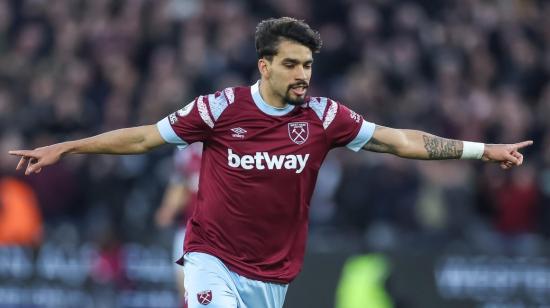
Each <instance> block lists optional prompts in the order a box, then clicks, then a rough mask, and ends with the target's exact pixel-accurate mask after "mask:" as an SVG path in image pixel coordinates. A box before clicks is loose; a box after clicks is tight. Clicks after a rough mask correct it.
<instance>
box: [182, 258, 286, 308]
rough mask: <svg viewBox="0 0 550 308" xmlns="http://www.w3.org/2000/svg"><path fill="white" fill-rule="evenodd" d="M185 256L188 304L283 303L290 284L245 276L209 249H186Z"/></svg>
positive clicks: (271, 307)
mask: <svg viewBox="0 0 550 308" xmlns="http://www.w3.org/2000/svg"><path fill="white" fill-rule="evenodd" d="M184 260H185V263H184V266H183V271H184V272H185V289H186V293H187V294H186V299H187V305H188V308H199V307H200V308H204V307H208V308H282V307H283V303H284V301H285V296H286V291H287V289H288V284H279V283H272V282H263V281H258V280H252V279H249V278H246V277H243V276H241V275H239V274H237V273H235V272H232V271H230V270H229V269H228V268H227V267H226V266H225V264H223V263H222V261H221V260H220V259H218V258H216V257H214V256H212V255H209V254H206V253H200V252H190V253H186V254H185V256H184Z"/></svg>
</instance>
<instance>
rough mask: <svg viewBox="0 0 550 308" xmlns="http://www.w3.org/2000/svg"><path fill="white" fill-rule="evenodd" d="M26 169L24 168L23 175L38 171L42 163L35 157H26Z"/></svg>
mask: <svg viewBox="0 0 550 308" xmlns="http://www.w3.org/2000/svg"><path fill="white" fill-rule="evenodd" d="M28 161H29V162H28V164H27V169H26V170H25V175H29V174H31V173H33V172H34V173H39V172H40V171H42V165H43V164H42V163H41V162H40V161H38V160H37V159H36V158H30V159H28Z"/></svg>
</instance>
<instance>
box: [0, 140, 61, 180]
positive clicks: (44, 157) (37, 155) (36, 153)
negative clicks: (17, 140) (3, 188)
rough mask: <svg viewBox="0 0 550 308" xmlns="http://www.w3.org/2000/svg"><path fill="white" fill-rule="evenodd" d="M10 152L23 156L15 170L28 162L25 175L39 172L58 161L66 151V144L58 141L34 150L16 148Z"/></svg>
mask: <svg viewBox="0 0 550 308" xmlns="http://www.w3.org/2000/svg"><path fill="white" fill-rule="evenodd" d="M8 153H9V154H11V155H15V156H19V157H21V159H20V160H19V163H18V164H17V167H16V168H15V170H21V169H22V168H23V167H24V166H25V164H26V165H27V167H26V169H25V175H29V174H31V173H39V172H40V171H42V168H43V167H46V166H49V165H53V164H55V163H56V162H58V161H59V159H61V156H62V155H63V154H64V153H65V146H64V145H63V144H62V143H58V144H53V145H49V146H45V147H40V148H36V149H34V150H16V151H9V152H8Z"/></svg>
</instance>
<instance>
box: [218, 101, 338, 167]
mask: <svg viewBox="0 0 550 308" xmlns="http://www.w3.org/2000/svg"><path fill="white" fill-rule="evenodd" d="M214 136H215V137H214V138H212V142H211V145H210V146H212V147H215V148H216V152H218V154H219V155H223V156H227V165H228V167H230V168H237V169H244V170H261V171H270V170H273V171H277V170H280V171H289V172H291V173H298V174H300V173H303V172H304V171H307V170H310V168H313V169H317V168H318V167H319V166H320V164H321V161H322V158H323V157H324V156H325V154H326V152H327V151H328V146H327V141H326V136H325V132H324V129H323V126H322V123H321V122H320V121H319V119H318V118H317V119H316V118H315V114H313V113H311V112H308V111H307V110H297V111H296V112H293V113H291V114H289V115H286V116H282V117H276V116H269V115H264V114H258V113H247V112H243V113H242V114H241V115H240V116H238V117H228V119H227V120H225V121H224V120H221V121H219V122H218V123H217V125H216V128H215V133H214Z"/></svg>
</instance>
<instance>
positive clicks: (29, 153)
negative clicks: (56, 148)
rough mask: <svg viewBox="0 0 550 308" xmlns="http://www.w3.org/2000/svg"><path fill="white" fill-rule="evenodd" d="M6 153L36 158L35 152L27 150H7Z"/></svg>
mask: <svg viewBox="0 0 550 308" xmlns="http://www.w3.org/2000/svg"><path fill="white" fill-rule="evenodd" d="M8 153H9V154H10V155H16V156H24V157H34V158H38V156H37V154H36V153H35V152H34V151H29V150H18V151H8Z"/></svg>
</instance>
